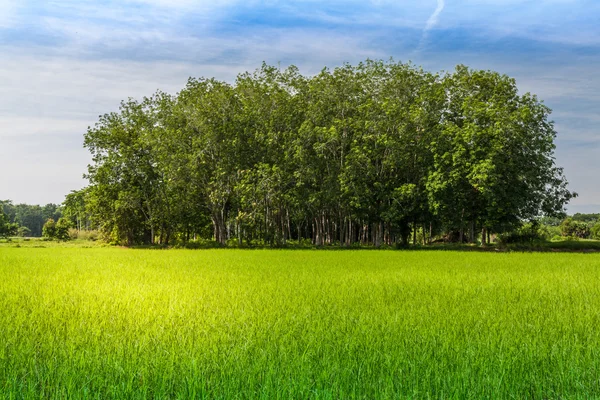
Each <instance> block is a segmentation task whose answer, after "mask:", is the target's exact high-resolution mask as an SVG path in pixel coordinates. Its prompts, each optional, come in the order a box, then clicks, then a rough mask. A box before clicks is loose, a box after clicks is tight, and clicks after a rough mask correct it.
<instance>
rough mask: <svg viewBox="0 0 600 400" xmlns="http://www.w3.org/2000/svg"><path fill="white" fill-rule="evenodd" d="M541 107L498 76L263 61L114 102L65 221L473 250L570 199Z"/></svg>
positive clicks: (187, 233)
mask: <svg viewBox="0 0 600 400" xmlns="http://www.w3.org/2000/svg"><path fill="white" fill-rule="evenodd" d="M550 112H551V111H550V109H549V108H548V107H547V106H545V105H544V104H543V102H542V101H540V100H539V99H538V98H537V97H536V96H535V95H532V94H529V93H525V94H520V93H519V91H518V88H517V85H516V82H515V80H514V79H512V78H510V77H508V76H506V75H502V74H499V73H497V72H493V71H482V70H473V69H470V68H468V67H466V66H462V65H460V66H457V67H456V69H455V70H454V71H453V72H451V73H443V74H434V73H431V72H428V71H425V70H423V69H421V68H418V67H415V66H413V65H411V64H403V63H398V62H394V61H388V62H383V61H371V60H368V61H366V62H362V63H359V64H358V65H349V64H346V65H343V66H341V67H338V68H335V69H333V70H330V69H323V70H322V71H321V72H320V73H319V74H316V75H314V76H304V75H302V74H300V73H299V71H298V69H297V68H296V67H294V66H291V67H289V68H287V69H284V70H282V69H280V68H277V67H274V66H269V65H266V64H263V65H262V67H260V68H259V69H257V70H256V71H254V72H246V73H242V74H240V75H239V76H238V77H237V79H236V80H235V82H234V83H232V84H230V83H227V82H223V81H219V80H216V79H204V78H200V79H195V78H190V79H189V81H188V82H187V85H186V86H185V88H183V89H182V90H181V91H180V92H179V93H177V94H175V95H171V94H167V93H164V92H161V91H158V92H156V93H155V94H153V95H152V96H150V97H146V98H143V99H142V100H141V101H136V100H134V99H129V100H127V101H123V102H122V103H121V105H120V108H119V110H118V111H117V112H111V113H107V114H104V115H102V116H100V117H99V120H98V122H97V123H96V124H95V126H93V127H90V128H89V129H88V131H87V133H86V134H85V139H84V146H85V147H86V148H87V149H88V150H89V151H90V152H91V154H92V156H93V162H92V164H91V165H89V166H88V173H87V174H86V177H87V178H88V179H89V186H88V187H87V188H85V189H82V190H80V191H74V192H72V193H71V194H69V195H68V196H67V199H66V201H65V210H69V213H70V216H71V217H73V218H74V220H76V221H77V222H76V223H77V224H78V225H79V226H80V227H81V226H83V227H85V226H87V227H89V226H92V227H94V228H97V229H99V230H100V232H101V233H102V235H103V236H104V237H105V238H106V239H107V240H109V241H111V242H114V243H121V244H129V245H131V244H137V243H161V244H169V243H173V242H174V241H177V242H188V241H190V240H194V239H198V238H205V239H210V238H212V239H213V240H215V241H216V242H217V243H219V244H222V245H224V244H227V243H228V242H229V243H232V242H233V243H235V244H237V245H244V244H252V243H261V244H264V245H272V246H278V245H285V244H286V243H289V242H290V241H295V242H301V243H305V242H310V243H312V244H314V245H326V244H339V245H354V244H357V243H359V244H363V245H366V244H369V245H374V246H380V245H382V244H388V245H392V244H408V243H409V242H413V243H416V242H417V241H422V242H423V243H427V242H431V241H433V240H439V239H444V240H453V241H460V242H464V241H469V242H474V241H475V240H477V239H478V238H479V240H481V241H482V243H486V242H487V241H488V240H489V238H490V235H491V234H496V233H501V232H506V231H510V230H512V229H515V228H516V227H518V226H520V224H522V223H523V222H524V221H529V220H533V219H536V218H538V217H540V216H544V215H545V216H550V217H560V216H563V215H564V206H565V204H566V203H567V202H568V201H569V200H570V199H571V198H572V197H573V196H575V195H576V194H575V193H573V192H571V191H569V190H568V188H567V181H566V179H565V177H564V175H563V170H562V169H561V168H560V167H559V166H557V165H556V163H555V160H554V149H555V145H554V139H555V137H556V132H555V129H554V126H553V123H552V121H551V120H550V119H549V116H550Z"/></svg>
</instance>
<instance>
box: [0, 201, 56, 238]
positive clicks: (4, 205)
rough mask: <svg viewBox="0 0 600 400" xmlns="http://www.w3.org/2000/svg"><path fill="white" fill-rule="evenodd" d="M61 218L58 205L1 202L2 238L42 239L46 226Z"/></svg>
mask: <svg viewBox="0 0 600 400" xmlns="http://www.w3.org/2000/svg"><path fill="white" fill-rule="evenodd" d="M61 217H62V209H61V206H60V205H58V204H52V203H49V204H46V205H44V206H40V205H29V204H23V203H21V204H13V202H12V201H10V200H0V236H3V234H4V236H30V237H41V236H42V233H43V227H44V224H45V223H46V222H47V221H48V220H49V219H52V220H54V221H58V220H59V219H60V218H61Z"/></svg>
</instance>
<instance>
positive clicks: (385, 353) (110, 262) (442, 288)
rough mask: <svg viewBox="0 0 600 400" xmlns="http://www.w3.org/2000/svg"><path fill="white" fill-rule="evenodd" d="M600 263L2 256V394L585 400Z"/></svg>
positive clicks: (593, 378) (367, 254)
mask: <svg viewBox="0 0 600 400" xmlns="http://www.w3.org/2000/svg"><path fill="white" fill-rule="evenodd" d="M599 326H600V254H567V253H556V254H555V253H516V252H508V253H498V254H496V253H478V252H456V251H366V250H363V251H315V250H295V251H294V250H199V251H192V250H168V251H160V250H130V249H120V248H89V249H86V248H60V247H57V248H8V247H4V248H0V397H1V398H80V397H81V398H103V399H104V398H201V397H210V398H269V399H271V398H295V399H300V398H335V399H339V398H369V399H372V398H419V399H420V398H428V397H431V398H473V399H481V398H539V399H546V398H590V397H599V396H600V330H599V329H598V327H599Z"/></svg>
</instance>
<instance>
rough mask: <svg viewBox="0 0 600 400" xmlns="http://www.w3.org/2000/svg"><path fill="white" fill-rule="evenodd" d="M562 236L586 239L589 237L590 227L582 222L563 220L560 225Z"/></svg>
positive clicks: (571, 219)
mask: <svg viewBox="0 0 600 400" xmlns="http://www.w3.org/2000/svg"><path fill="white" fill-rule="evenodd" d="M560 230H561V234H562V236H567V237H575V238H580V239H586V238H588V237H590V233H591V231H590V226H589V225H588V224H586V223H585V222H582V221H575V220H574V219H573V218H567V219H565V220H564V221H563V222H562V224H561V225H560Z"/></svg>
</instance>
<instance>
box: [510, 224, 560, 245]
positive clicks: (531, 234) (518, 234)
mask: <svg viewBox="0 0 600 400" xmlns="http://www.w3.org/2000/svg"><path fill="white" fill-rule="evenodd" d="M548 234H549V232H546V231H545V230H544V229H542V227H540V225H539V224H538V223H537V222H535V221H534V222H531V223H527V224H524V225H523V226H521V227H520V228H518V229H517V230H514V231H512V232H508V233H503V234H501V235H499V236H498V242H499V243H500V244H514V243H534V242H539V241H542V240H546V238H547V235H548Z"/></svg>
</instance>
